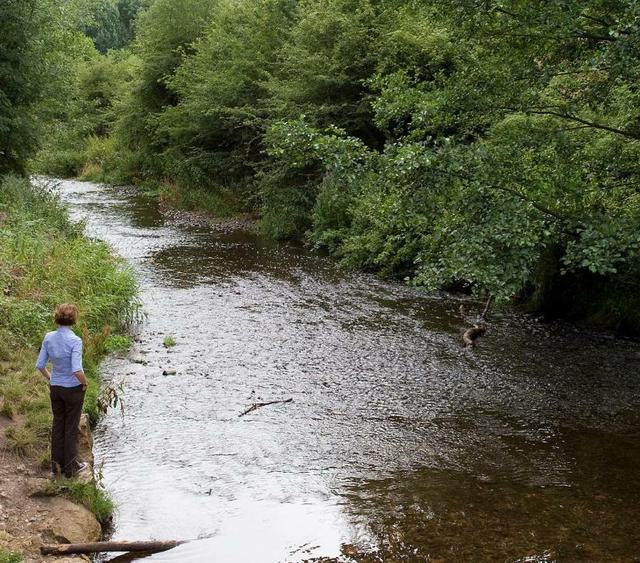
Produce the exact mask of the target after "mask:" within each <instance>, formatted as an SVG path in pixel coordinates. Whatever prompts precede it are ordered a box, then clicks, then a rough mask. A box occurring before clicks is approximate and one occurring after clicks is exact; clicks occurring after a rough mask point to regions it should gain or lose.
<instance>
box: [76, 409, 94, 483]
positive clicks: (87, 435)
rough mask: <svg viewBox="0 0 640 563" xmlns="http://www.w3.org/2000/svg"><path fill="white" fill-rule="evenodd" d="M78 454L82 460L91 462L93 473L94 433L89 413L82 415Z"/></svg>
mask: <svg viewBox="0 0 640 563" xmlns="http://www.w3.org/2000/svg"><path fill="white" fill-rule="evenodd" d="M78 455H79V456H80V459H81V460H82V461H86V462H87V463H88V464H89V467H90V469H91V471H90V473H93V434H92V432H91V424H90V421H89V415H88V414H87V413H83V414H82V416H81V417H80V426H79V432H78Z"/></svg>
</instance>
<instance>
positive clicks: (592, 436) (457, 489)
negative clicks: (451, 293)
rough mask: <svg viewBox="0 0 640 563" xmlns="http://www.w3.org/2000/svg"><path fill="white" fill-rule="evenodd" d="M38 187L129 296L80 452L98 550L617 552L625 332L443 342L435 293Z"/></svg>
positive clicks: (639, 504)
mask: <svg viewBox="0 0 640 563" xmlns="http://www.w3.org/2000/svg"><path fill="white" fill-rule="evenodd" d="M59 190H60V192H61V194H62V197H63V199H64V200H65V201H66V202H67V203H68V204H69V206H70V208H71V212H72V214H73V216H74V217H76V218H83V219H85V220H86V224H87V232H88V233H89V234H90V235H91V236H95V237H98V238H100V239H103V240H106V241H107V242H109V244H111V245H112V246H113V248H114V249H115V250H116V251H117V252H118V253H120V254H121V255H123V256H124V257H125V258H126V259H127V260H129V261H130V262H131V264H132V265H133V267H134V268H135V270H136V272H137V274H138V276H139V278H140V282H141V286H142V299H143V302H144V309H145V311H146V314H147V316H146V318H145V320H144V321H143V322H142V324H141V326H140V327H139V338H138V342H136V345H135V347H134V350H133V351H132V352H131V353H130V354H129V355H128V356H126V357H114V358H111V359H110V360H108V361H107V362H106V363H105V364H104V372H105V373H104V375H105V379H106V380H107V381H109V382H112V383H115V384H119V383H123V384H124V389H125V391H124V400H125V405H126V410H125V413H124V416H122V415H121V414H120V413H119V412H115V411H114V412H112V413H110V414H109V415H108V416H107V417H106V418H105V419H104V420H103V421H102V422H101V424H100V426H99V427H98V430H97V435H96V457H97V463H98V464H100V463H102V464H103V474H104V482H105V484H106V486H107V488H108V489H109V491H110V492H111V493H112V495H113V497H114V500H115V502H116V504H117V515H116V520H115V534H114V537H115V538H117V539H123V540H141V539H150V538H155V539H197V541H193V542H190V543H188V544H186V545H184V546H181V547H179V548H177V549H174V550H172V551H169V552H166V553H164V554H158V555H155V556H152V557H150V558H149V559H147V560H148V561H154V562H156V561H165V562H166V561H173V562H200V561H202V562H208V561H211V562H262V561H264V562H276V561H292V562H294V561H305V560H316V558H318V559H319V560H323V561H333V560H340V561H434V562H435V561H440V562H442V561H447V562H466V561H469V562H475V561H640V525H639V524H640V479H639V477H640V469H639V467H640V447H639V446H640V429H639V428H640V426H639V425H640V345H638V344H637V343H633V342H630V341H626V340H616V339H612V338H607V337H605V336H602V335H597V334H593V333H588V332H584V331H578V330H575V329H573V328H572V327H570V326H567V325H559V324H558V325H551V326H547V325H542V324H539V323H536V322H533V321H532V320H531V319H529V318H527V317H525V316H520V315H516V314H512V313H499V312H497V313H494V314H493V315H492V318H491V321H492V324H491V327H490V331H489V332H488V334H487V335H486V337H484V338H483V339H482V340H481V342H480V344H479V346H478V347H477V348H476V350H474V351H467V350H464V349H463V348H462V347H461V332H462V330H463V328H464V327H465V326H466V325H467V324H468V322H469V319H467V320H465V319H463V318H462V316H461V313H460V311H459V307H460V304H461V301H459V300H455V299H453V298H451V297H446V296H429V295H425V294H423V293H421V292H419V291H417V290H414V289H411V288H407V287H404V286H402V285H399V284H392V283H385V282H382V281H380V280H377V279H375V278H374V277H370V276H366V275H362V274H354V273H348V272H343V271H341V270H340V269H338V268H337V267H336V265H335V263H334V262H333V261H332V260H330V259H327V258H325V257H322V256H319V255H316V254H313V253H310V252H308V251H306V250H304V249H301V248H298V247H295V246H286V245H275V244H272V243H269V242H268V241H265V240H263V239H260V238H259V237H257V236H256V235H253V234H250V233H246V232H240V231H235V232H230V233H227V232H221V231H217V230H216V229H213V228H210V227H204V226H193V225H189V224H186V223H185V222H181V221H180V220H177V219H169V218H166V217H164V216H163V215H162V214H161V213H160V212H159V210H158V209H157V207H156V205H155V204H154V202H153V201H152V200H149V199H147V198H145V197H144V196H143V195H141V194H140V193H138V192H136V191H135V190H133V189H122V188H118V189H116V188H109V187H102V186H98V185H96V184H90V183H81V182H71V181H63V182H61V183H60V186H59ZM466 306H467V307H468V308H470V309H471V310H472V311H474V310H477V308H478V305H476V304H474V303H467V305H466ZM470 317H473V315H470ZM169 336H170V337H173V338H174V339H175V341H176V345H175V346H174V347H172V348H168V349H166V348H165V347H164V346H163V340H164V339H165V338H166V337H169ZM163 372H164V373H166V374H167V375H163ZM289 398H292V399H293V402H290V403H285V404H274V405H270V406H265V407H264V408H259V409H257V410H255V411H253V412H251V413H249V414H247V415H246V416H243V417H239V416H238V415H239V414H240V413H242V412H243V411H244V410H246V409H247V408H248V407H249V406H250V405H251V404H252V403H253V402H260V401H272V400H285V399H289Z"/></svg>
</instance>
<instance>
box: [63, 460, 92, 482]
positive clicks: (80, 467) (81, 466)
mask: <svg viewBox="0 0 640 563" xmlns="http://www.w3.org/2000/svg"><path fill="white" fill-rule="evenodd" d="M74 465H75V467H74V468H73V471H72V472H71V473H65V474H64V476H65V477H66V478H67V479H72V478H73V477H75V476H76V475H78V473H81V472H82V471H84V470H85V469H87V468H88V467H89V464H88V463H87V462H85V461H76V462H75V464H74Z"/></svg>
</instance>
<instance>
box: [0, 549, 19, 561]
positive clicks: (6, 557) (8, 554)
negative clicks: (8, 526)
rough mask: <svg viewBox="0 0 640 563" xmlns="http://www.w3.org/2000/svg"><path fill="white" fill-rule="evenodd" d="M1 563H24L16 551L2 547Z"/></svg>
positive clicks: (0, 551) (0, 553)
mask: <svg viewBox="0 0 640 563" xmlns="http://www.w3.org/2000/svg"><path fill="white" fill-rule="evenodd" d="M0 563H22V556H21V555H20V554H19V553H16V552H15V551H9V550H7V549H5V548H4V547H0Z"/></svg>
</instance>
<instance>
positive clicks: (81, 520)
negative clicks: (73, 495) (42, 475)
mask: <svg viewBox="0 0 640 563" xmlns="http://www.w3.org/2000/svg"><path fill="white" fill-rule="evenodd" d="M41 502H42V503H43V504H45V505H47V507H48V508H49V510H51V513H52V514H53V515H54V519H53V521H52V522H51V523H50V524H49V526H48V527H47V529H46V531H45V535H46V536H48V537H50V538H51V539H52V540H54V541H56V542H58V543H87V542H94V541H98V540H99V539H100V538H101V536H102V528H101V527H100V523H99V522H98V521H97V520H96V517H95V516H94V515H93V514H92V513H91V512H90V511H89V510H88V509H86V508H85V507H84V506H80V505H79V504H75V503H73V502H71V501H70V500H67V499H65V498H62V497H50V498H43V499H42V501H41Z"/></svg>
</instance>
